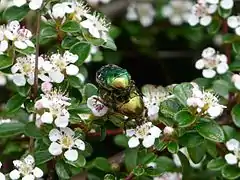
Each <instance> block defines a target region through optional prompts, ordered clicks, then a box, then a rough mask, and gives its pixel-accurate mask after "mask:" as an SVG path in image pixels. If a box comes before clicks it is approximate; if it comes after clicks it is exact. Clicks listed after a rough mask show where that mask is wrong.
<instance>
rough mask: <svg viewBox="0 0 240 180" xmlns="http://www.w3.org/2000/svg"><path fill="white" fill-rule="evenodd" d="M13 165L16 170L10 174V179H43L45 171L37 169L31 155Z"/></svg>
mask: <svg viewBox="0 0 240 180" xmlns="http://www.w3.org/2000/svg"><path fill="white" fill-rule="evenodd" d="M13 165H14V166H15V168H16V169H14V170H13V171H11V172H10V174H9V177H10V178H11V179H13V180H16V179H19V178H20V177H22V179H23V180H34V179H35V178H36V179H38V178H41V177H42V176H43V171H42V170H41V169H40V168H38V167H35V160H34V158H33V157H32V156H31V155H28V156H27V157H25V158H24V159H23V160H22V161H20V160H14V161H13Z"/></svg>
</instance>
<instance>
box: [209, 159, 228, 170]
mask: <svg viewBox="0 0 240 180" xmlns="http://www.w3.org/2000/svg"><path fill="white" fill-rule="evenodd" d="M225 165H226V161H225V160H224V159H223V158H222V157H219V158H217V159H212V160H211V161H209V162H208V164H207V168H208V169H210V170H212V171H219V170H221V169H222V168H223V167H224V166H225Z"/></svg>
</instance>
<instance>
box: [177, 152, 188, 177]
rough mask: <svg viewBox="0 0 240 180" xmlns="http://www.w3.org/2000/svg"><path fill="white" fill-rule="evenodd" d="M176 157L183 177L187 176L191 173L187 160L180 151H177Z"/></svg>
mask: <svg viewBox="0 0 240 180" xmlns="http://www.w3.org/2000/svg"><path fill="white" fill-rule="evenodd" d="M178 157H179V159H180V161H181V165H182V174H183V176H188V175H189V174H190V173H191V167H190V164H189V160H188V158H187V157H186V156H185V155H184V154H183V153H182V152H181V151H178Z"/></svg>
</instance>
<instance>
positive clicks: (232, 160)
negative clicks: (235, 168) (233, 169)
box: [224, 153, 238, 165]
mask: <svg viewBox="0 0 240 180" xmlns="http://www.w3.org/2000/svg"><path fill="white" fill-rule="evenodd" d="M224 158H225V160H226V161H227V163H228V164H230V165H234V164H237V162H238V160H237V157H236V156H235V155H234V154H232V153H228V154H226V155H225V157H224Z"/></svg>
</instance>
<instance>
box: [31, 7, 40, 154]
mask: <svg viewBox="0 0 240 180" xmlns="http://www.w3.org/2000/svg"><path fill="white" fill-rule="evenodd" d="M40 21H41V12H40V10H39V11H37V29H36V53H35V66H34V84H33V89H32V92H33V94H32V99H33V100H34V101H35V100H36V98H37V94H38V57H39V36H40ZM36 117H37V115H36V113H34V116H33V119H34V121H36ZM33 151H34V139H33V138H32V137H31V138H30V140H29V152H30V153H32V152H33Z"/></svg>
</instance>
